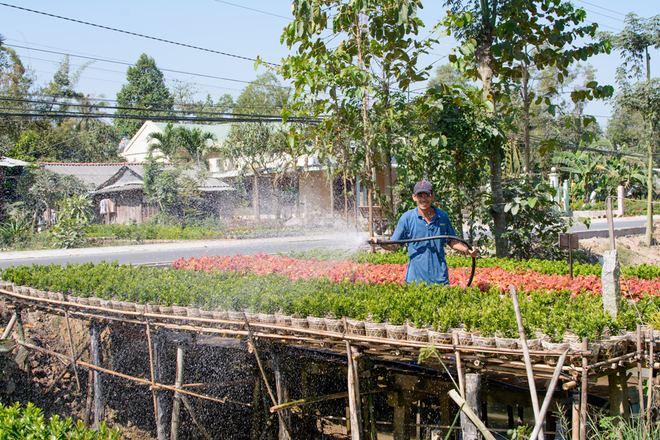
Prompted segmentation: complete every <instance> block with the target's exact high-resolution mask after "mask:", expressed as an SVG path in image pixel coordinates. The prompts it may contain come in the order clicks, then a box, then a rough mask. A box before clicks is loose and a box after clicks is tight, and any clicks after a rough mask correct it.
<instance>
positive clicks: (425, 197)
mask: <svg viewBox="0 0 660 440" xmlns="http://www.w3.org/2000/svg"><path fill="white" fill-rule="evenodd" d="M434 197H435V196H434V195H433V194H427V193H425V192H421V193H417V194H413V200H414V201H415V202H417V207H418V208H419V209H421V210H427V209H429V208H430V207H431V203H432V202H433V199H434Z"/></svg>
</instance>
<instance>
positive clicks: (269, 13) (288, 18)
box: [215, 0, 293, 21]
mask: <svg viewBox="0 0 660 440" xmlns="http://www.w3.org/2000/svg"><path fill="white" fill-rule="evenodd" d="M215 1H216V2H218V3H224V4H225V5H230V6H235V7H237V8H241V9H247V10H248V11H254V12H259V13H261V14H266V15H270V16H272V17H277V18H283V19H285V20H289V21H292V20H293V17H285V16H284V15H277V14H273V13H272V12H266V11H261V10H259V9H254V8H248V7H247V6H243V5H237V4H235V3H229V2H225V1H222V0H215Z"/></svg>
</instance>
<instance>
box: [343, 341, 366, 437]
mask: <svg viewBox="0 0 660 440" xmlns="http://www.w3.org/2000/svg"><path fill="white" fill-rule="evenodd" d="M346 354H347V358H348V408H349V410H350V419H351V439H352V440H361V439H362V438H363V435H362V408H361V398H360V381H359V374H358V367H357V359H355V358H356V357H358V356H359V352H358V350H357V348H356V347H351V344H350V343H349V342H348V341H346Z"/></svg>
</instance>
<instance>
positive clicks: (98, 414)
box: [89, 321, 104, 430]
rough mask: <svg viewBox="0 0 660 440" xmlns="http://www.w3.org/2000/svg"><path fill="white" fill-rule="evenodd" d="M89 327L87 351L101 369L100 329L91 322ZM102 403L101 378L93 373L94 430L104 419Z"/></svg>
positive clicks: (95, 372)
mask: <svg viewBox="0 0 660 440" xmlns="http://www.w3.org/2000/svg"><path fill="white" fill-rule="evenodd" d="M91 324H92V325H91V326H90V347H89V351H90V353H91V355H92V356H91V357H92V363H93V364H94V366H96V367H101V364H102V363H103V357H102V353H101V329H100V326H99V324H98V322H95V321H92V323H91ZM103 410H104V402H103V378H102V377H101V372H100V371H98V370H97V371H94V430H98V429H99V425H100V423H101V421H102V420H103V418H104V411H103Z"/></svg>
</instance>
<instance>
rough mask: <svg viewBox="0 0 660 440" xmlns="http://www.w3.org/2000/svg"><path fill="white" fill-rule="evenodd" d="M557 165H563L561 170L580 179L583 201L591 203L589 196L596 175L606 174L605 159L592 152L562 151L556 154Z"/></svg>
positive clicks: (579, 184)
mask: <svg viewBox="0 0 660 440" xmlns="http://www.w3.org/2000/svg"><path fill="white" fill-rule="evenodd" d="M554 161H555V163H557V164H559V165H561V166H560V168H559V169H560V170H561V171H564V172H566V173H570V175H571V176H576V177H579V178H580V181H579V183H578V186H579V187H580V188H581V189H582V191H581V193H582V200H583V201H584V203H587V202H589V195H590V192H591V189H592V188H593V185H594V183H595V182H596V179H595V177H596V175H597V174H602V173H604V172H605V171H606V170H607V168H606V166H605V161H604V160H603V157H602V156H600V155H597V154H596V153H593V152H590V151H584V150H579V151H575V152H573V151H561V152H558V153H555V157H554Z"/></svg>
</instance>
